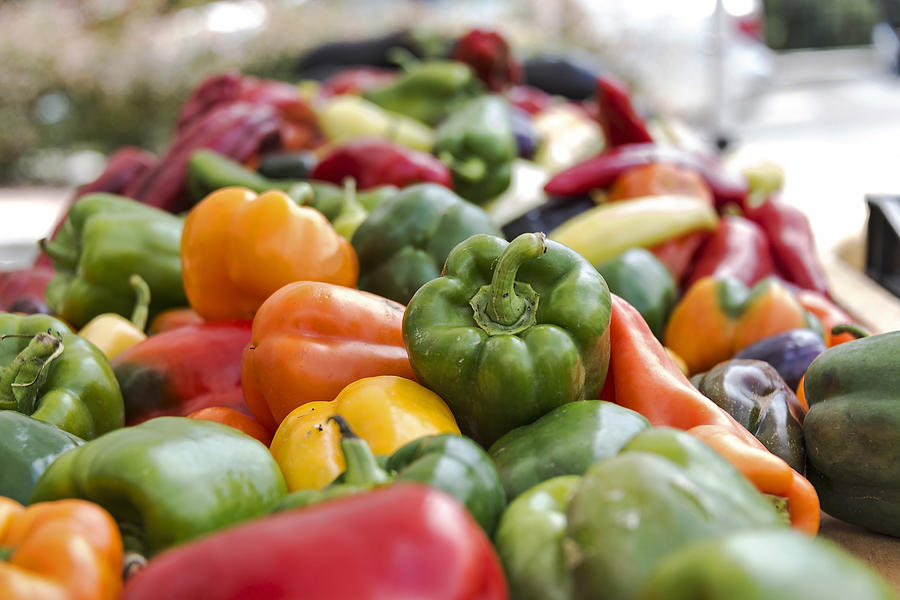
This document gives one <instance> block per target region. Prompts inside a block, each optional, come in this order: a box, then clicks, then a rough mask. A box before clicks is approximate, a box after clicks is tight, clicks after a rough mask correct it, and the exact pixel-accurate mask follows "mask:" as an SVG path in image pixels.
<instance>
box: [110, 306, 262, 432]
mask: <svg viewBox="0 0 900 600" xmlns="http://www.w3.org/2000/svg"><path fill="white" fill-rule="evenodd" d="M250 328H251V321H249V320H247V321H223V322H208V323H203V324H200V325H187V326H185V327H179V328H177V329H171V330H169V331H164V332H162V333H159V334H156V335H152V336H150V337H148V338H147V339H146V340H144V341H143V342H140V343H139V344H137V345H135V346H132V347H131V348H129V349H128V350H125V351H124V352H122V353H121V354H119V355H117V356H116V357H115V358H114V359H113V360H112V367H113V371H114V372H115V374H116V379H118V380H119V387H121V388H122V397H123V399H124V400H125V424H126V425H137V424H138V423H141V422H143V421H146V420H147V419H152V418H153V417H161V416H165V415H174V416H181V417H183V416H186V415H188V414H190V413H192V412H194V411H196V410H200V409H201V408H206V407H209V406H224V407H227V408H233V409H235V410H237V411H238V412H241V413H244V414H245V415H248V416H252V415H253V413H251V412H250V409H249V408H248V407H247V404H246V402H244V395H243V393H242V392H241V355H242V354H243V351H244V347H246V346H247V345H248V344H249V343H250Z"/></svg>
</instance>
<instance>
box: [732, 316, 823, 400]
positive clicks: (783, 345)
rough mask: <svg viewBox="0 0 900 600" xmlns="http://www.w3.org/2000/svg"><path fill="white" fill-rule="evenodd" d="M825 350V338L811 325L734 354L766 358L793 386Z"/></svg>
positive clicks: (795, 387) (766, 339) (765, 340)
mask: <svg viewBox="0 0 900 600" xmlns="http://www.w3.org/2000/svg"><path fill="white" fill-rule="evenodd" d="M823 352H825V341H824V340H823V339H822V336H821V335H820V334H819V333H817V332H816V331H813V330H812V329H791V330H790V331H785V332H784V333H779V334H778V335H773V336H771V337H767V338H765V339H762V340H760V341H758V342H756V343H754V344H750V345H749V346H747V347H746V348H744V349H743V350H741V351H740V352H738V353H737V354H736V355H735V356H734V357H735V358H753V359H756V360H764V361H766V362H767V363H769V364H770V365H772V366H773V367H775V370H776V371H778V374H779V375H781V377H782V379H784V381H785V383H787V384H788V385H789V386H790V388H791V389H792V390H796V389H797V385H798V384H799V383H800V378H801V377H803V374H804V373H806V369H807V368H808V367H809V364H810V363H811V362H812V361H813V359H814V358H815V357H817V356H818V355H820V354H821V353H823Z"/></svg>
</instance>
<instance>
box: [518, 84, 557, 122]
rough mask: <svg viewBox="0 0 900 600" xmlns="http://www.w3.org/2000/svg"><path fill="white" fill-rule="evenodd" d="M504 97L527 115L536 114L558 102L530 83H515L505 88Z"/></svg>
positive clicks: (555, 98)
mask: <svg viewBox="0 0 900 600" xmlns="http://www.w3.org/2000/svg"><path fill="white" fill-rule="evenodd" d="M506 99H507V100H508V101H509V103H510V105H511V106H515V107H516V108H518V109H521V110H524V111H525V112H527V113H528V114H529V115H537V114H538V113H540V112H542V111H543V110H545V109H546V108H547V107H549V106H551V105H553V104H557V103H559V102H560V100H559V98H558V97H554V96H551V95H550V94H548V93H547V92H545V91H544V90H542V89H539V88H536V87H532V86H530V85H515V86H513V87H511V88H509V89H508V90H506Z"/></svg>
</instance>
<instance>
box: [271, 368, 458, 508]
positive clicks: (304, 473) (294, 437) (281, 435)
mask: <svg viewBox="0 0 900 600" xmlns="http://www.w3.org/2000/svg"><path fill="white" fill-rule="evenodd" d="M334 415H340V416H341V417H343V418H344V419H345V420H346V422H347V423H348V424H349V426H350V427H351V428H352V429H353V431H354V432H356V434H357V435H359V436H360V437H361V438H362V439H364V440H365V441H366V442H367V443H368V445H369V447H370V448H371V449H372V452H374V453H375V454H378V455H388V454H392V453H394V452H395V451H397V450H398V449H399V448H400V447H401V446H403V445H404V444H406V443H407V442H410V441H412V440H416V439H419V438H421V437H423V436H427V435H432V434H439V433H457V434H458V433H459V428H458V427H457V425H456V420H455V419H454V418H453V414H452V413H451V412H450V409H449V408H447V405H446V404H444V401H443V400H441V398H440V397H439V396H438V395H437V394H435V393H434V392H432V391H430V390H428V389H427V388H424V387H422V386H421V385H419V384H417V383H416V382H414V381H410V380H408V379H404V378H402V377H396V376H392V375H382V376H378V377H366V378H364V379H359V380H357V381H354V382H353V383H351V384H349V385H348V386H346V387H345V388H344V389H343V390H341V392H340V393H339V394H338V395H337V397H336V398H335V399H334V400H332V401H329V402H308V403H306V404H304V405H302V406H298V407H297V408H296V409H294V410H293V411H291V413H290V414H288V415H287V416H286V417H285V418H284V420H282V421H281V425H279V426H278V430H277V431H276V432H275V437H274V438H273V439H272V444H271V446H270V447H269V449H270V450H271V452H272V455H273V456H274V457H275V459H276V460H277V461H278V464H279V465H280V466H281V469H282V471H283V472H284V476H285V480H286V481H287V486H288V490H289V491H292V492H293V491H295V490H304V489H320V488H323V487H325V486H327V485H328V484H329V483H331V482H333V481H334V480H335V478H336V477H337V476H338V475H340V474H341V472H342V471H344V469H345V467H346V462H345V461H344V454H343V452H342V451H341V435H340V431H339V430H338V427H337V426H336V424H334V423H333V422H330V421H329V417H332V416H334Z"/></svg>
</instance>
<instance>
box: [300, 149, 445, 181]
mask: <svg viewBox="0 0 900 600" xmlns="http://www.w3.org/2000/svg"><path fill="white" fill-rule="evenodd" d="M311 177H312V179H315V180H318V181H328V182H331V183H343V181H344V179H346V178H347V177H352V178H353V179H354V180H355V181H356V186H357V187H358V188H359V189H360V190H368V189H370V188H373V187H377V186H381V185H393V186H396V187H399V188H403V187H406V186H408V185H412V184H414V183H423V182H429V183H437V184H440V185H443V186H445V187H450V186H451V185H452V179H451V176H450V170H449V169H448V168H447V167H446V166H445V165H444V163H442V162H441V161H439V160H438V159H437V158H435V157H434V156H432V155H430V154H427V153H425V152H419V151H417V150H411V149H409V148H404V147H403V146H400V145H398V144H395V143H394V142H391V141H389V140H383V139H375V138H368V139H357V140H351V141H348V142H346V143H344V144H342V145H340V146H337V147H336V148H333V149H331V150H330V151H329V152H328V153H327V154H326V155H325V156H323V157H322V159H321V160H320V161H319V164H317V165H316V168H315V169H313V172H312V175H311Z"/></svg>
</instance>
